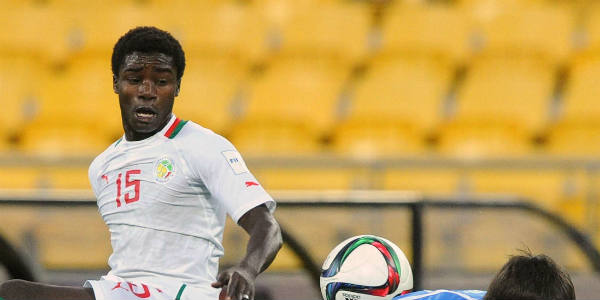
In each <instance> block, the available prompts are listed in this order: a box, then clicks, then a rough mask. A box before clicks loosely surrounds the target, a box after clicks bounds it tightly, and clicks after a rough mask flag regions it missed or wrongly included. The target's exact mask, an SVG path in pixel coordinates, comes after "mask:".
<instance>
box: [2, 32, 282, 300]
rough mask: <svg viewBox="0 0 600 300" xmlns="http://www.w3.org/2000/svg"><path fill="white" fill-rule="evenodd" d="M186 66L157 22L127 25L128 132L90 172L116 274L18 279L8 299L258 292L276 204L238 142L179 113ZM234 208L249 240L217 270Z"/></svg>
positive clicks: (124, 93) (123, 77) (123, 73)
mask: <svg viewBox="0 0 600 300" xmlns="http://www.w3.org/2000/svg"><path fill="white" fill-rule="evenodd" d="M184 68H185V57H184V52H183V50H182V48H181V46H180V44H179V42H178V41H177V40H175V39H174V38H173V37H172V36H171V35H170V34H169V33H167V32H165V31H162V30H159V29H157V28H154V27H138V28H135V29H133V30H131V31H129V32H128V33H127V34H125V35H124V36H123V37H121V38H120V39H119V41H118V42H117V44H116V45H115V48H114V50H113V55H112V70H113V78H114V80H113V83H114V91H115V93H116V94H118V96H119V104H120V108H121V117H122V121H123V128H124V131H125V134H124V136H123V137H122V138H121V139H119V140H118V141H116V142H114V143H113V144H112V145H110V146H109V147H108V149H106V150H105V151H104V152H103V153H102V154H100V155H99V156H98V157H97V158H96V159H95V160H94V161H93V162H92V164H91V166H90V169H89V178H90V182H91V185H92V188H93V191H94V193H95V195H96V197H97V200H98V208H99V211H100V214H101V215H102V217H103V219H104V221H105V222H106V224H107V225H108V227H109V230H110V233H111V244H112V247H113V253H112V255H111V256H110V258H109V261H108V263H109V266H110V268H111V270H110V272H109V273H108V274H107V275H106V276H103V277H102V278H101V279H100V280H91V281H87V282H86V285H85V287H58V286H50V285H45V284H40V283H31V282H26V281H21V280H11V281H7V282H5V283H4V284H2V285H1V286H0V298H4V299H5V300H15V299H29V300H34V299H44V300H53V299H57V300H58V299H61V300H64V299H78V300H87V299H96V300H134V299H152V300H167V299H169V300H173V299H175V300H183V299H187V300H204V299H206V300H209V299H215V300H216V299H217V298H219V292H220V291H221V288H222V289H223V293H222V295H221V296H222V297H223V298H225V299H244V300H248V299H253V298H254V282H255V278H256V277H257V275H258V274H259V273H261V272H262V271H263V270H264V269H266V268H267V267H268V266H269V264H270V263H271V262H272V260H273V259H274V257H275V255H276V253H277V251H278V250H279V249H280V247H281V244H282V239H281V233H280V228H279V225H278V224H277V222H276V220H275V219H274V217H273V215H272V212H273V210H274V208H275V202H274V201H273V199H272V198H271V197H270V196H269V195H268V194H267V193H266V192H265V190H264V189H263V188H262V186H261V185H260V184H259V183H258V182H257V180H256V178H254V177H253V175H252V174H251V173H250V172H249V171H248V169H247V168H246V165H245V164H244V161H243V160H242V157H241V156H240V154H239V153H238V152H237V151H236V149H235V148H234V146H233V145H232V144H231V143H229V142H228V141H227V140H226V139H224V138H223V137H221V136H219V135H217V134H215V133H213V132H212V131H210V130H208V129H205V128H203V127H201V126H200V125H197V124H195V123H193V122H191V121H184V120H181V119H179V118H177V117H176V116H175V115H173V113H172V108H173V103H174V99H175V97H176V96H177V94H178V93H179V88H180V86H181V85H180V83H181V77H182V76H183V71H184ZM190 84H193V83H190ZM201 109H210V107H207V108H201ZM226 215H229V216H230V217H231V218H232V219H233V220H234V221H235V222H237V224H238V225H240V226H241V227H242V228H244V230H245V231H246V232H248V234H249V241H248V244H247V246H246V249H247V251H246V255H245V257H244V258H243V259H242V260H241V262H240V263H239V264H237V265H236V266H233V267H231V268H229V269H227V270H223V271H221V272H220V273H219V274H217V272H218V260H219V257H220V256H222V255H223V251H224V249H223V246H222V244H221V240H222V235H223V227H224V224H225V218H226ZM81 255H85V253H82V254H81Z"/></svg>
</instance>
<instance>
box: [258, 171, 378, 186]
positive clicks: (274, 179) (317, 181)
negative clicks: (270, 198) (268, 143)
mask: <svg viewBox="0 0 600 300" xmlns="http://www.w3.org/2000/svg"><path fill="white" fill-rule="evenodd" d="M254 175H255V176H256V178H257V179H258V180H259V181H260V183H261V184H262V185H263V186H264V187H265V189H268V190H350V189H353V188H366V187H368V186H367V184H368V181H367V180H366V178H365V176H364V172H361V171H360V170H358V169H355V168H343V169H339V168H335V169H334V168H324V167H312V168H311V167H297V168H291V167H287V168H283V167H282V168H272V167H271V168H258V169H257V171H256V172H254ZM361 179H362V180H361Z"/></svg>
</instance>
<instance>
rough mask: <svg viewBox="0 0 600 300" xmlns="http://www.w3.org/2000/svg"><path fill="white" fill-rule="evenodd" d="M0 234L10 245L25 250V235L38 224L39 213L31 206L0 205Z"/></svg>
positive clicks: (29, 233)
mask: <svg viewBox="0 0 600 300" xmlns="http://www.w3.org/2000/svg"><path fill="white" fill-rule="evenodd" d="M0 216H1V217H2V223H0V234H1V235H2V237H4V238H6V239H7V240H8V241H9V242H10V243H11V244H12V245H14V246H16V247H18V248H19V249H20V250H21V249H22V250H25V249H26V245H23V244H25V241H26V240H27V239H26V237H27V236H28V235H31V233H32V231H33V229H34V228H35V227H36V225H37V224H39V223H38V222H39V221H38V220H39V215H38V212H36V211H35V210H34V209H32V208H31V207H25V206H8V205H2V213H0Z"/></svg>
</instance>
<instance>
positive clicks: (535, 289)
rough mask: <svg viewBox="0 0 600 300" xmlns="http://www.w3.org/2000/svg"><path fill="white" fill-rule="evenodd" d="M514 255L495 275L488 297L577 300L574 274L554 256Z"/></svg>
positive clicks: (494, 299) (488, 298)
mask: <svg viewBox="0 0 600 300" xmlns="http://www.w3.org/2000/svg"><path fill="white" fill-rule="evenodd" d="M522 252H523V255H515V256H512V257H511V258H510V259H509V260H508V262H507V263H506V264H505V265H504V266H503V267H502V269H500V271H499V272H498V274H496V276H495V277H494V279H493V280H492V282H490V286H489V287H488V291H487V293H486V295H485V296H484V298H483V299H484V300H503V299H507V300H508V299H511V300H525V299H527V300H538V299H539V300H573V299H576V298H575V288H574V287H573V282H572V281H571V277H570V276H569V274H568V273H567V272H564V271H563V270H562V269H561V268H560V267H559V266H558V265H557V264H556V263H555V262H554V261H553V260H552V259H551V258H550V257H548V256H546V255H544V254H540V255H535V256H534V255H533V254H531V252H530V251H522Z"/></svg>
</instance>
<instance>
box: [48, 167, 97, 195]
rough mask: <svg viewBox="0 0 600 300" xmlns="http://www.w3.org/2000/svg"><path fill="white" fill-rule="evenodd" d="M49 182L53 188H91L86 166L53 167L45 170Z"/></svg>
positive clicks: (49, 185)
mask: <svg viewBox="0 0 600 300" xmlns="http://www.w3.org/2000/svg"><path fill="white" fill-rule="evenodd" d="M44 177H45V178H47V179H46V180H47V184H48V187H49V188H52V189H79V190H89V189H90V188H91V187H90V181H89V177H88V168H86V167H79V166H78V167H70V168H68V167H52V168H48V169H47V170H46V171H45V172H44Z"/></svg>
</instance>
